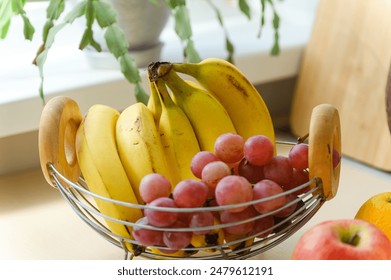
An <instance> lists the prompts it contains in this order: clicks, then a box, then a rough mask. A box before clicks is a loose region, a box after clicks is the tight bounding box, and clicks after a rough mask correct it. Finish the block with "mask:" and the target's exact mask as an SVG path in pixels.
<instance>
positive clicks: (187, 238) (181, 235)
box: [163, 221, 192, 250]
mask: <svg viewBox="0 0 391 280" xmlns="http://www.w3.org/2000/svg"><path fill="white" fill-rule="evenodd" d="M171 227H172V228H187V226H186V225H185V224H183V223H181V222H180V221H176V222H175V223H174V224H173V225H172V226H171ZM191 237H192V233H191V232H190V231H183V232H182V231H181V232H179V231H170V230H168V231H165V232H164V233H163V242H164V244H165V245H166V246H167V247H168V248H170V249H173V250H180V249H183V248H186V247H187V246H188V245H189V244H190V242H191Z"/></svg>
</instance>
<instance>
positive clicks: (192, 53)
mask: <svg viewBox="0 0 391 280" xmlns="http://www.w3.org/2000/svg"><path fill="white" fill-rule="evenodd" d="M184 51H185V56H186V57H187V60H188V62H190V63H197V62H200V61H201V58H200V56H199V54H198V52H197V51H196V49H195V47H194V42H193V40H191V39H189V40H187V44H186V47H185V50H184Z"/></svg>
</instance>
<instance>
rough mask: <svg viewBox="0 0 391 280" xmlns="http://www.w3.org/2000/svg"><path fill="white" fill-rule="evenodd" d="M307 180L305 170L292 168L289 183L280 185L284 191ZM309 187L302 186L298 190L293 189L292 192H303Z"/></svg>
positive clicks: (307, 175) (307, 176) (295, 193)
mask: <svg viewBox="0 0 391 280" xmlns="http://www.w3.org/2000/svg"><path fill="white" fill-rule="evenodd" d="M308 181H309V174H308V171H307V170H298V169H295V168H294V169H293V171H292V178H291V181H290V183H289V184H288V185H285V186H282V188H283V189H284V191H288V190H291V189H294V188H296V187H298V186H301V185H303V184H306V183H308ZM310 188H311V186H310V185H307V186H303V187H301V188H300V189H299V190H297V191H295V192H294V193H293V194H294V195H300V194H303V193H305V192H307V191H309V190H310Z"/></svg>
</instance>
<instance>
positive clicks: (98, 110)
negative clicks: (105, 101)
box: [76, 104, 143, 255]
mask: <svg viewBox="0 0 391 280" xmlns="http://www.w3.org/2000/svg"><path fill="white" fill-rule="evenodd" d="M118 117H119V112H118V111H116V110H115V109H113V108H111V107H108V106H104V105H99V104H97V105H93V106H92V107H91V108H90V109H89V110H88V112H87V114H86V116H85V117H84V119H83V121H82V122H81V124H80V126H79V128H78V130H77V133H76V155H77V159H78V163H79V166H80V169H81V171H82V174H83V177H84V179H85V180H86V182H87V185H88V186H89V189H90V191H92V192H93V193H95V194H98V195H100V196H103V197H107V198H110V199H116V200H121V201H124V202H129V203H134V204H137V203H138V201H137V199H136V196H135V193H134V191H133V189H132V186H131V184H130V182H129V180H128V177H127V175H126V172H125V170H124V168H123V166H122V163H121V160H120V158H119V155H118V151H117V143H116V137H115V129H116V123H117V120H118ZM95 201H96V204H97V206H98V209H99V210H100V212H101V213H102V214H104V215H107V216H110V217H112V218H115V219H119V220H123V221H127V222H136V221H137V220H138V219H140V218H141V217H142V216H143V215H142V212H141V210H140V209H137V208H130V207H125V206H121V205H117V204H113V203H110V202H106V201H104V200H101V199H98V198H95ZM106 223H107V226H108V227H109V228H110V230H111V231H112V232H113V233H114V234H116V235H119V236H121V237H123V238H128V239H133V236H132V233H131V232H132V228H131V227H128V226H125V225H123V224H121V223H118V222H115V221H112V220H109V219H106ZM125 244H126V247H127V249H128V250H130V251H131V252H133V253H134V254H135V255H139V254H140V253H141V252H142V251H143V248H142V246H138V245H136V244H133V243H125Z"/></svg>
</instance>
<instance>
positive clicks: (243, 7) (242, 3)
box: [239, 0, 251, 19]
mask: <svg viewBox="0 0 391 280" xmlns="http://www.w3.org/2000/svg"><path fill="white" fill-rule="evenodd" d="M239 9H240V11H241V12H242V13H243V14H245V15H246V16H247V18H248V19H251V9H250V6H249V5H248V3H247V0H239Z"/></svg>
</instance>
